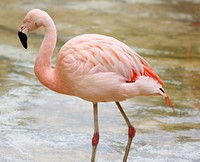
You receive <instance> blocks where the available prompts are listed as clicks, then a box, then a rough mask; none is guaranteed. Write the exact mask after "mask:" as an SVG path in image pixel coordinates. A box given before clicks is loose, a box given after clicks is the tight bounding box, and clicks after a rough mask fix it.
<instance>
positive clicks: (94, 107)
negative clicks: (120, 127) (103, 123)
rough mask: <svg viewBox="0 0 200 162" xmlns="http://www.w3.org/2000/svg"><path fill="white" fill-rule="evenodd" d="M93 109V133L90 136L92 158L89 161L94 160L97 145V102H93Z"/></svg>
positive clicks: (92, 161) (93, 161)
mask: <svg viewBox="0 0 200 162" xmlns="http://www.w3.org/2000/svg"><path fill="white" fill-rule="evenodd" d="M93 111H94V135H93V138H92V158H91V162H95V156H96V150H97V145H98V143H99V126H98V108H97V103H93Z"/></svg>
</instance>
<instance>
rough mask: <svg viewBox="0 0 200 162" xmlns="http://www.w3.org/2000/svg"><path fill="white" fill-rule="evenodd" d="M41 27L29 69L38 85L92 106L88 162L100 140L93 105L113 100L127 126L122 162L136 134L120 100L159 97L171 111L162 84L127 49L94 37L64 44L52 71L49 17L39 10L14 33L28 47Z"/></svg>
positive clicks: (52, 35) (54, 36)
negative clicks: (39, 41) (30, 37)
mask: <svg viewBox="0 0 200 162" xmlns="http://www.w3.org/2000/svg"><path fill="white" fill-rule="evenodd" d="M41 26H43V27H44V28H45V36H44V40H43V42H42V44H41V47H40V50H39V53H38V55H37V58H36V62H35V66H34V70H35V74H36V76H37V78H38V80H39V81H40V82H41V83H42V84H43V85H45V86H46V87H48V88H49V89H51V90H53V91H56V92H58V93H62V94H66V95H72V96H78V97H80V98H82V99H85V100H87V101H91V102H92V103H93V105H94V119H95V120H94V122H95V123H94V130H95V132H94V137H93V142H92V143H93V151H92V160H91V161H94V159H95V154H96V147H97V144H98V139H99V134H98V122H97V116H98V115H97V102H108V101H115V102H116V104H117V106H118V108H119V110H120V112H121V113H122V115H123V117H124V119H125V121H126V123H127V124H128V127H129V142H128V144H127V149H126V152H125V155H124V161H126V160H127V157H128V152H129V149H130V145H131V141H132V138H133V137H134V134H135V129H134V127H133V126H132V125H131V124H130V122H129V120H128V118H127V117H126V115H125V113H124V112H123V109H122V108H121V106H120V104H119V101H123V100H126V99H128V98H132V97H134V96H141V95H162V96H163V97H164V98H165V100H166V101H167V103H168V104H169V106H171V107H172V108H173V105H172V103H171V101H170V99H169V97H168V95H167V94H166V93H165V92H164V90H163V88H162V86H163V85H164V82H163V81H162V80H161V79H160V78H159V76H158V75H157V74H156V73H155V72H154V71H153V69H152V68H151V66H150V65H149V64H148V63H147V62H146V61H145V60H144V59H143V58H142V57H141V56H140V55H138V54H137V53H136V52H134V51H133V50H132V49H131V48H130V47H128V46H127V45H125V44H124V43H122V42H120V41H118V40H117V39H115V38H112V37H108V36H103V35H98V34H85V35H80V36H77V37H75V38H73V39H71V40H69V41H68V42H67V43H65V44H64V45H63V47H62V48H61V49H60V51H59V53H58V55H57V60H56V65H55V68H51V56H52V54H53V51H54V48H55V46H56V39H57V33H56V28H55V25H54V23H53V20H52V19H51V17H50V16H49V15H48V14H47V13H46V12H44V11H42V10H39V9H34V10H31V11H29V12H28V14H27V15H26V17H25V19H24V23H23V25H22V26H21V27H20V29H19V32H18V34H19V38H20V40H21V42H22V44H23V46H24V47H25V48H27V42H26V41H27V36H28V33H29V32H31V31H33V30H35V29H37V28H39V27H41Z"/></svg>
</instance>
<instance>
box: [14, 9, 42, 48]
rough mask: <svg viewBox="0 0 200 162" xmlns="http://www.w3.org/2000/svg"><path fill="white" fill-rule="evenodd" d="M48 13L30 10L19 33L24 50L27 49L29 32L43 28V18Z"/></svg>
mask: <svg viewBox="0 0 200 162" xmlns="http://www.w3.org/2000/svg"><path fill="white" fill-rule="evenodd" d="M45 14H46V13H45V12H44V11H42V10H39V9H33V10H30V11H29V12H28V13H27V15H26V16H25V18H24V21H23V24H22V25H21V26H20V28H19V31H18V36H19V39H20V41H21V43H22V45H23V47H24V48H26V49H27V39H28V34H29V32H31V31H33V30H36V29H38V28H39V27H41V26H42V22H43V20H42V19H43V16H44V15H45Z"/></svg>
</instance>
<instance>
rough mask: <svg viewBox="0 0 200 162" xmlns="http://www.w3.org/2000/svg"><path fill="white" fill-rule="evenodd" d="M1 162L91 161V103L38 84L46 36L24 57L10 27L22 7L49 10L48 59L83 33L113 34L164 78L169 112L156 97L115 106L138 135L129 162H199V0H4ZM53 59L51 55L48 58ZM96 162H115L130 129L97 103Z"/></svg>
mask: <svg viewBox="0 0 200 162" xmlns="http://www.w3.org/2000/svg"><path fill="white" fill-rule="evenodd" d="M0 7H1V11H0V33H1V39H0V95H1V98H0V161H1V162H44V161H45V162H80V161H81V162H82V161H84V162H88V161H89V159H90V154H91V137H92V135H93V112H92V104H91V103H88V102H86V101H83V100H81V99H79V98H75V97H70V96H64V95H60V94H56V93H54V92H52V91H50V90H48V89H46V88H45V87H43V86H42V85H41V84H40V83H39V82H38V81H37V79H36V78H35V75H34V73H33V65H34V60H35V56H36V54H35V53H37V51H38V48H39V45H40V43H41V41H42V38H43V30H39V31H37V32H35V33H33V34H30V37H29V49H28V50H24V49H23V48H22V46H21V44H20V43H19V40H18V38H17V30H18V28H19V26H20V25H21V23H22V20H23V18H24V16H25V14H26V13H27V11H28V10H29V9H32V8H40V9H44V10H46V11H47V12H48V13H49V14H50V15H51V16H52V18H53V19H54V21H55V24H56V27H57V30H58V43H57V48H56V50H55V53H57V52H58V49H59V48H60V47H61V46H62V44H64V42H66V41H67V40H69V39H70V38H72V37H74V36H77V35H79V34H84V33H99V34H105V35H109V36H113V37H115V38H117V39H119V40H121V41H123V42H124V43H126V44H127V45H129V46H130V47H132V48H133V49H134V50H135V51H136V52H137V53H139V54H140V55H142V56H143V57H144V58H145V59H146V60H147V61H148V62H149V63H150V64H151V65H152V66H153V68H154V69H155V71H156V72H157V73H158V74H159V75H160V77H161V78H162V79H163V80H164V81H165V83H166V85H167V86H166V87H165V90H166V91H167V93H168V94H169V96H170V97H171V99H172V101H173V103H174V105H175V109H176V113H175V114H174V113H173V112H172V110H171V109H170V108H168V107H167V105H166V104H165V102H164V101H163V99H162V98H161V97H136V98H134V99H131V100H128V101H125V102H122V106H123V107H124V110H125V111H126V113H127V115H128V116H129V118H130V120H131V122H132V123H133V124H134V125H135V127H136V129H137V134H136V137H135V139H134V141H133V145H132V149H131V152H130V156H129V161H130V162H155V161H156V162H166V161H167V162H198V161H200V85H199V83H200V47H199V42H200V23H199V22H200V1H198V0H190V1H188V0H182V1H179V0H169V1H168V0H142V1H139V0H116V1H114V0H113V1H112V0H111V1H92V0H91V1H89V0H87V1H81V0H79V1H78V0H76V1H66V0H65V1H64V0H60V1H58V2H57V1H52V0H45V1H42V2H41V1H39V0H35V1H34V2H30V1H27V0H22V1H8V0H6V1H1V3H0ZM55 58H56V54H55V55H54V57H53V60H55ZM99 107H100V109H99V120H100V121H99V124H100V143H99V146H98V152H97V162H108V161H110V162H111V161H112V162H113V161H114V162H121V161H122V157H123V152H124V149H125V145H126V140H127V134H126V133H127V128H126V125H125V122H124V121H123V119H122V117H121V116H120V113H119V112H118V110H117V108H116V106H115V104H114V103H100V105H99Z"/></svg>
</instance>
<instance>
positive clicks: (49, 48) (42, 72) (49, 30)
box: [34, 16, 57, 91]
mask: <svg viewBox="0 0 200 162" xmlns="http://www.w3.org/2000/svg"><path fill="white" fill-rule="evenodd" d="M43 20H44V21H43V24H42V26H43V27H44V28H45V35H44V39H43V41H42V44H41V46H40V49H39V53H38V55H37V58H36V61H35V66H34V72H35V75H36V77H37V78H38V80H39V81H40V82H41V83H42V84H43V85H44V86H46V87H48V88H50V89H52V90H54V91H56V84H55V82H56V77H55V70H54V69H53V68H51V57H52V54H53V51H54V49H55V46H56V39H57V33H56V28H55V25H54V22H53V20H52V19H51V18H50V17H49V16H48V17H45V18H44V19H43Z"/></svg>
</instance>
